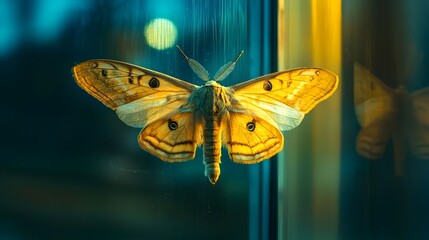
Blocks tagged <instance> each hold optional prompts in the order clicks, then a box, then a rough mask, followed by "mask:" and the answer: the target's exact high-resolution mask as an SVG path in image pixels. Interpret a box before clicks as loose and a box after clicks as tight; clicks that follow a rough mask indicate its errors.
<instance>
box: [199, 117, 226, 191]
mask: <svg viewBox="0 0 429 240" xmlns="http://www.w3.org/2000/svg"><path fill="white" fill-rule="evenodd" d="M203 136H204V147H203V149H204V165H205V168H206V169H205V172H204V173H205V175H206V176H207V177H208V178H209V180H210V182H211V183H212V184H213V185H214V184H216V182H217V180H218V179H219V176H220V163H221V161H220V157H221V146H222V144H221V138H220V127H219V122H218V121H216V120H214V119H213V120H206V125H205V127H204V131H203Z"/></svg>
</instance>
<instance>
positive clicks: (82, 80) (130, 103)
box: [73, 60, 196, 127]
mask: <svg viewBox="0 0 429 240" xmlns="http://www.w3.org/2000/svg"><path fill="white" fill-rule="evenodd" d="M73 75H74V78H75V80H76V82H77V84H78V85H79V86H80V87H81V88H83V89H84V90H85V91H87V92H88V93H89V94H90V95H92V96H93V97H95V98H97V99H98V100H100V101H101V102H102V103H104V104H105V105H106V106H108V107H109V108H111V109H113V110H116V113H117V114H118V116H119V118H120V119H121V120H122V121H123V122H125V123H126V124H128V125H130V126H133V127H144V126H146V125H147V124H148V123H150V122H151V121H153V120H156V119H158V118H162V117H164V116H166V115H169V114H171V113H172V112H174V111H175V110H177V109H178V108H179V107H181V106H182V105H184V104H185V103H186V101H187V98H188V97H189V95H190V92H191V91H192V90H193V89H194V88H195V87H196V86H195V85H193V84H190V83H187V82H184V81H181V80H179V79H176V78H173V77H171V76H168V75H165V74H162V73H159V72H155V71H152V70H150V69H146V68H142V67H139V66H136V65H132V64H128V63H124V62H119V61H113V60H90V61H86V62H83V63H80V64H78V65H76V66H75V67H74V68H73Z"/></svg>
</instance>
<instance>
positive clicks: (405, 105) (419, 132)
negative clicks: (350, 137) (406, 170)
mask: <svg viewBox="0 0 429 240" xmlns="http://www.w3.org/2000/svg"><path fill="white" fill-rule="evenodd" d="M354 101H355V112H356V116H357V119H358V122H359V124H360V125H361V127H362V129H361V130H360V132H359V133H358V136H357V139H356V151H357V153H358V154H359V155H361V156H363V157H365V158H367V159H371V160H375V159H379V158H381V157H382V156H383V154H384V153H385V150H386V145H387V143H388V141H389V140H390V139H392V142H393V146H394V158H395V162H396V175H401V174H402V159H403V157H404V154H405V151H404V146H405V144H404V143H405V142H408V144H409V146H410V150H411V152H412V154H413V155H414V156H416V157H418V158H421V159H429V88H423V89H421V90H418V91H415V92H413V93H408V92H407V91H406V90H405V88H404V87H403V86H399V87H397V88H390V87H388V86H387V85H385V84H384V83H383V82H382V81H381V80H380V79H378V78H377V77H376V76H374V75H373V74H372V73H371V72H370V71H369V70H367V69H365V67H363V66H362V65H360V64H359V63H355V64H354Z"/></svg>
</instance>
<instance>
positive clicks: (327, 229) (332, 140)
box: [311, 0, 341, 239]
mask: <svg viewBox="0 0 429 240" xmlns="http://www.w3.org/2000/svg"><path fill="white" fill-rule="evenodd" d="M311 40H312V42H311V47H312V63H313V64H314V65H316V66H320V67H323V68H327V69H329V70H331V71H333V72H335V73H337V74H338V75H341V0H312V1H311ZM340 83H341V82H340ZM340 91H341V87H339V88H338V90H337V92H336V94H334V95H333V96H332V97H331V98H330V101H327V102H326V103H325V104H322V105H320V106H319V107H318V111H315V112H314V115H313V125H316V124H317V125H320V126H321V127H314V128H313V138H312V141H313V149H314V153H315V154H314V156H313V166H314V167H313V214H314V215H313V216H314V219H313V223H314V227H315V229H314V231H316V232H317V233H318V236H319V237H320V238H321V239H335V238H334V237H336V238H338V235H337V233H338V211H339V178H340V176H339V171H340V169H339V167H340V152H341V141H340V128H341V121H340V120H341V111H340V107H341V94H340ZM328 139H329V140H328ZM327 140H328V141H327Z"/></svg>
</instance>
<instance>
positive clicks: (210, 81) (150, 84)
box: [73, 47, 338, 184]
mask: <svg viewBox="0 0 429 240" xmlns="http://www.w3.org/2000/svg"><path fill="white" fill-rule="evenodd" d="M178 48H179V47H178ZM179 50H180V51H181V52H182V54H183V55H184V56H185V58H186V59H187V61H188V62H189V65H190V66H191V68H192V70H193V71H194V72H195V73H196V74H197V75H198V76H199V77H200V78H202V79H203V80H204V81H206V82H205V83H204V85H202V86H196V85H194V84H191V83H188V82H185V81H182V80H179V79H177V78H174V77H171V76H168V75H166V74H163V73H159V72H156V71H153V70H150V69H146V68H142V67H139V66H136V65H132V64H129V63H124V62H119V61H113V60H89V61H86V62H83V63H80V64H78V65H76V66H75V67H74V68H73V74H74V78H75V80H76V82H77V84H78V85H79V86H80V87H81V88H83V89H84V90H85V91H87V92H88V93H89V94H91V95H92V96H93V97H95V98H97V99H98V100H100V101H101V102H102V103H104V104H105V105H106V106H108V107H109V108H111V109H113V110H115V111H116V113H117V115H118V116H119V118H120V119H121V120H122V121H123V122H124V123H126V124H127V125H129V126H131V127H138V128H142V130H141V132H140V134H139V136H138V142H139V145H140V147H141V148H143V149H144V150H146V151H148V152H149V153H151V154H153V155H155V156H156V157H158V158H160V159H162V160H164V161H168V162H182V161H187V160H190V159H193V158H194V156H195V150H196V147H197V146H198V145H201V144H203V145H204V147H203V150H204V165H205V175H206V176H207V177H208V178H209V180H210V182H211V183H212V184H215V183H216V182H217V180H218V178H219V175H220V162H221V146H222V145H225V146H226V148H227V149H228V152H229V157H230V158H231V159H232V160H233V161H234V162H237V163H244V164H251V163H257V162H260V161H262V160H264V159H267V158H270V157H272V156H274V155H275V154H277V153H278V152H279V151H281V150H282V148H283V141H284V140H283V135H282V133H281V131H284V130H290V129H292V128H294V127H296V126H298V125H299V124H300V122H301V121H302V119H303V117H304V115H305V114H306V113H308V112H309V111H310V110H311V109H312V108H313V107H314V106H315V105H316V104H318V103H319V102H321V101H323V100H324V99H326V98H328V97H329V96H331V95H332V94H333V92H334V91H335V89H336V88H337V85H338V77H337V76H336V75H335V74H333V73H331V72H329V71H327V70H324V69H321V68H300V69H294V70H288V71H283V72H276V73H271V74H268V75H265V76H262V77H258V78H256V79H253V80H250V81H247V82H243V83H240V84H237V85H234V86H231V87H223V86H221V85H220V84H219V83H218V82H219V81H221V80H223V79H224V78H226V77H227V75H228V74H229V73H231V71H232V70H233V68H234V67H235V64H236V62H237V61H238V59H239V58H240V56H241V55H242V53H243V51H242V52H240V54H239V55H238V56H237V57H236V58H235V60H234V61H231V62H228V63H226V64H225V65H223V66H222V67H221V68H220V69H219V70H218V71H217V73H216V74H215V75H214V77H213V78H209V74H208V72H207V70H206V69H205V68H204V67H203V66H202V65H201V64H199V63H198V62H197V61H195V60H193V59H190V58H188V57H187V56H186V55H185V53H183V51H182V50H181V49H180V48H179Z"/></svg>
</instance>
